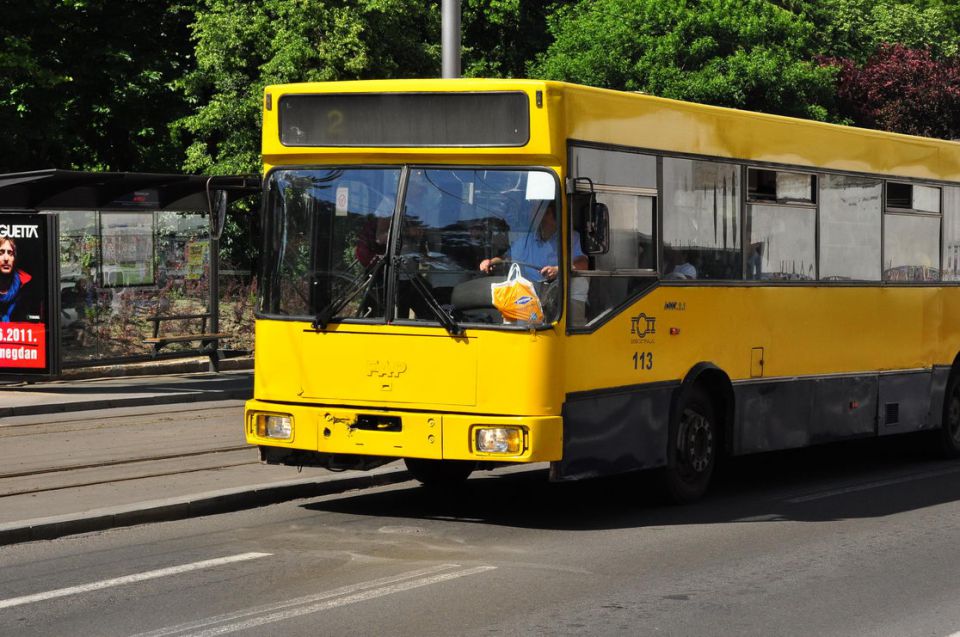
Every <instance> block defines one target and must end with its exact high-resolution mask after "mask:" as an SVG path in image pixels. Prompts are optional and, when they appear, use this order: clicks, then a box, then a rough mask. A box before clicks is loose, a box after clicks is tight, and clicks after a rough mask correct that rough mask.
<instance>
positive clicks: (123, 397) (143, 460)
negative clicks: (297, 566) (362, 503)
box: [0, 370, 409, 545]
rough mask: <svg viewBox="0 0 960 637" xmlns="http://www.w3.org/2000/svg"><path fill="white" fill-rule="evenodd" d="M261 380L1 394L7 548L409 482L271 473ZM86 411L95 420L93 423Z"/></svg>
mask: <svg viewBox="0 0 960 637" xmlns="http://www.w3.org/2000/svg"><path fill="white" fill-rule="evenodd" d="M252 389H253V374H252V372H251V371H249V370H240V371H228V372H222V373H219V374H213V373H193V374H173V375H163V376H133V377H123V378H101V379H86V380H64V381H55V382H44V383H36V384H30V385H17V386H10V385H0V545H4V544H11V543H16V542H25V541H32V540H41V539H52V538H56V537H62V536H64V535H70V534H75V533H84V532H89V531H97V530H103V529H108V528H113V527H117V526H127V525H133V524H142V523H146V522H158V521H165V520H175V519H183V518H188V517H192V516H197V515H208V514H212V513H222V512H227V511H235V510H239V509H244V508H252V507H257V506H263V505H266V504H272V503H276V502H281V501H284V500H289V499H295V498H306V497H315V496H319V495H325V494H330V493H339V492H343V491H347V490H351V489H359V488H364V487H368V486H373V485H377V484H388V483H393V482H400V481H404V480H407V479H409V478H408V476H407V473H406V471H405V470H404V468H403V464H402V463H399V462H397V463H391V464H389V465H386V466H384V467H381V468H379V469H378V470H375V471H370V472H353V471H350V472H337V473H334V472H329V471H325V470H323V469H307V468H305V469H304V470H303V472H302V473H300V472H298V471H297V469H296V468H295V467H280V466H268V465H261V464H260V463H259V460H258V453H257V450H256V449H255V448H253V447H250V446H248V445H247V444H246V442H245V441H244V437H243V428H242V422H243V400H244V399H246V398H248V397H250V396H251V394H252ZM84 412H86V413H84Z"/></svg>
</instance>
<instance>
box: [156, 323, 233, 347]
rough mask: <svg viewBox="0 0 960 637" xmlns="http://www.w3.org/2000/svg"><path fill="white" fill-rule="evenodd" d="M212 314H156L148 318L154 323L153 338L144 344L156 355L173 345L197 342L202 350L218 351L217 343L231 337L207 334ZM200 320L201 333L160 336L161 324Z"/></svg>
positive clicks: (220, 333)
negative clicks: (151, 348) (149, 346)
mask: <svg viewBox="0 0 960 637" xmlns="http://www.w3.org/2000/svg"><path fill="white" fill-rule="evenodd" d="M209 319H210V314H168V315H165V316H162V315H159V314H156V315H153V316H148V317H147V320H148V321H150V322H152V323H153V336H152V337H150V338H145V339H143V342H144V344H146V345H152V346H153V352H154V354H156V353H159V352H160V350H161V349H163V348H164V347H165V346H167V345H169V344H171V343H190V342H194V341H197V342H199V343H200V348H201V349H211V347H210V346H211V345H213V347H212V349H213V350H214V351H216V349H217V341H219V340H220V339H221V338H227V337H228V336H230V335H229V334H227V333H226V332H209V333H208V332H207V321H208V320H209ZM188 320H200V333H198V334H165V335H163V336H161V335H160V324H161V323H162V322H164V321H188Z"/></svg>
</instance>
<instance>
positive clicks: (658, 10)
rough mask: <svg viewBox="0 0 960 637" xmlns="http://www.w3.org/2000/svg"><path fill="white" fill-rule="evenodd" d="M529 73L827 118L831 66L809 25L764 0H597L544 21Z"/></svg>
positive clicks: (831, 84)
mask: <svg viewBox="0 0 960 637" xmlns="http://www.w3.org/2000/svg"><path fill="white" fill-rule="evenodd" d="M549 22H550V30H551V33H552V34H553V35H554V37H555V41H554V43H553V44H552V45H551V46H550V47H549V49H548V50H547V52H546V53H544V54H543V55H541V56H539V57H538V58H537V60H536V61H535V62H534V63H533V64H531V65H530V72H531V74H532V75H535V76H543V77H545V78H548V79H557V80H566V81H572V82H579V83H582V84H590V85H593V86H603V87H607V88H614V89H622V90H631V91H644V92H648V93H653V94H655V95H660V96H663V97H670V98H675V99H684V100H691V101H695V102H703V103H708V104H716V105H721V106H731V107H736V108H748V109H751V110H758V111H766V112H771V113H780V114H786V115H795V116H800V117H809V118H814V119H828V118H830V117H831V113H832V112H833V110H832V109H833V77H834V72H835V71H834V70H833V69H831V68H827V67H821V66H819V65H818V64H817V63H815V62H814V61H812V60H813V54H814V49H813V42H814V38H813V26H812V24H810V23H809V22H807V21H804V20H803V19H802V18H801V17H799V16H798V15H797V14H795V13H793V12H791V11H788V10H786V9H784V8H781V7H778V6H776V5H774V4H773V3H770V2H766V1H764V0H700V1H693V0H691V1H686V0H595V1H592V2H581V3H579V4H577V5H574V6H570V7H565V8H561V9H560V10H558V11H557V12H556V13H554V14H553V15H552V16H551V18H550V21H549Z"/></svg>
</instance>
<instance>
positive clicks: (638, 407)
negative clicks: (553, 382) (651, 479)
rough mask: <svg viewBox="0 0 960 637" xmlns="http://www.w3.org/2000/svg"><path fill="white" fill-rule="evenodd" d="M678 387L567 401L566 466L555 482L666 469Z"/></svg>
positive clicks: (554, 471)
mask: <svg viewBox="0 0 960 637" xmlns="http://www.w3.org/2000/svg"><path fill="white" fill-rule="evenodd" d="M678 386H679V383H670V384H657V385H649V386H641V387H623V388H618V389H615V390H604V391H598V392H581V393H578V394H571V395H569V396H567V401H566V403H564V406H563V460H561V461H559V462H555V463H553V466H552V467H551V473H550V477H551V479H553V480H575V479H578V478H592V477H597V476H603V475H612V474H616V473H624V472H627V471H635V470H637V469H649V468H652V467H660V466H663V465H665V464H666V462H667V459H666V454H667V434H668V423H669V418H670V400H671V398H672V396H673V392H674V390H675V389H676V388H677V387H678Z"/></svg>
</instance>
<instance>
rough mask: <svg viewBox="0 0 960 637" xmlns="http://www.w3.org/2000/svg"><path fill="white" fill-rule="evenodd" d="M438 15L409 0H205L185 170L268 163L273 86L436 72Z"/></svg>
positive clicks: (196, 35) (246, 169) (236, 169)
mask: <svg viewBox="0 0 960 637" xmlns="http://www.w3.org/2000/svg"><path fill="white" fill-rule="evenodd" d="M439 35H440V32H439V13H438V11H437V9H436V7H435V6H428V5H423V4H421V3H411V2H406V1H404V0H346V1H343V2H337V3H325V2H316V1H309V0H264V1H263V2H258V3H250V2H245V1H244V0H206V1H205V2H204V6H203V7H202V10H201V11H199V12H198V13H197V16H196V21H195V22H194V25H193V40H194V42H195V47H196V49H195V50H196V58H197V67H196V70H195V71H193V72H192V73H190V74H188V75H187V76H186V77H185V78H184V79H183V81H182V82H181V83H180V88H181V90H182V91H183V92H184V94H185V95H186V97H187V99H188V100H189V101H190V103H191V104H192V105H193V106H194V112H193V113H192V114H190V115H188V116H186V117H184V118H182V119H180V120H179V121H178V122H177V123H176V127H177V130H178V132H179V134H180V135H181V136H182V137H183V138H184V139H185V140H189V141H190V143H189V147H188V149H187V157H186V161H185V163H184V168H185V169H186V170H188V171H191V172H207V173H212V174H231V173H251V172H254V173H255V172H259V171H260V125H261V120H260V117H261V103H262V97H263V90H264V88H265V87H266V86H267V85H269V84H277V83H288V82H319V81H332V80H353V79H366V78H391V77H416V76H421V75H428V74H429V75H437V74H438V73H437V72H436V71H435V69H439V57H438V52H439V46H438V45H431V44H428V43H432V42H439Z"/></svg>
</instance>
